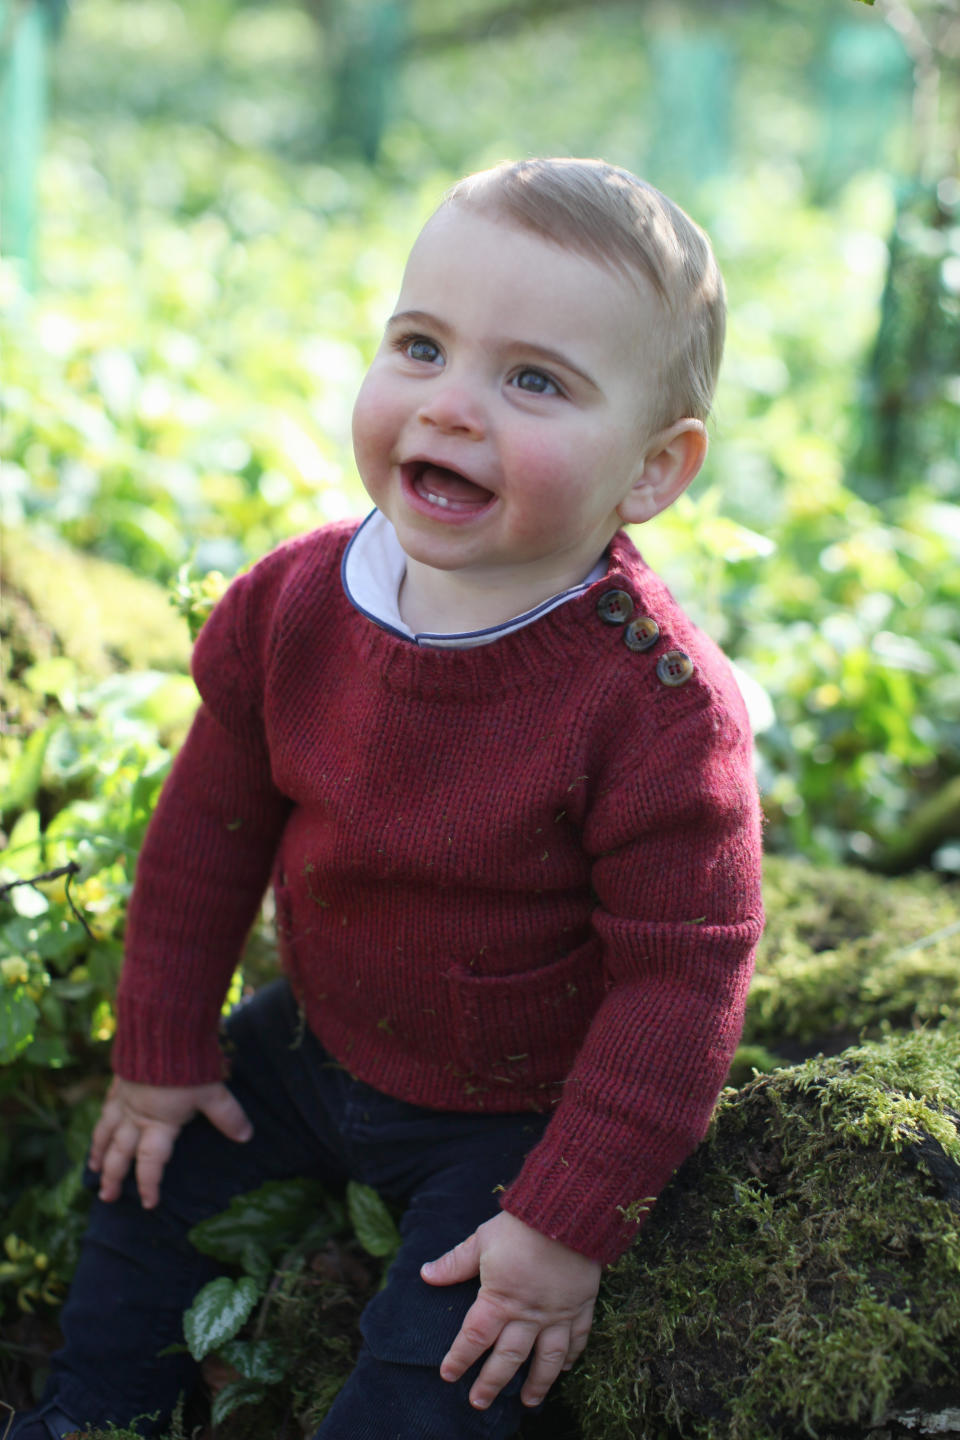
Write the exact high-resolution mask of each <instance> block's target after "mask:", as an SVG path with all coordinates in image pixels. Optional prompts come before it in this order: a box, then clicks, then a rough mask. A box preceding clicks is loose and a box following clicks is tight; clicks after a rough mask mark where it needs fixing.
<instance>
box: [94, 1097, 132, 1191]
mask: <svg viewBox="0 0 960 1440" xmlns="http://www.w3.org/2000/svg"><path fill="white" fill-rule="evenodd" d="M122 1114H123V1111H122V1109H121V1107H120V1106H119V1105H117V1104H116V1102H115V1101H114V1100H113V1099H111V1096H110V1092H109V1091H108V1093H107V1097H106V1099H105V1100H104V1102H103V1109H102V1110H101V1111H100V1118H99V1119H98V1120H97V1123H96V1125H94V1127H93V1134H92V1136H91V1137H90V1158H89V1160H88V1162H87V1163H88V1164H89V1166H90V1169H91V1170H93V1171H94V1172H97V1171H99V1169H100V1167H101V1165H102V1164H103V1157H104V1155H105V1154H106V1153H107V1149H108V1147H109V1145H110V1141H111V1139H112V1138H113V1133H114V1131H115V1130H116V1128H117V1125H118V1123H119V1121H120V1117H121V1115H122Z"/></svg>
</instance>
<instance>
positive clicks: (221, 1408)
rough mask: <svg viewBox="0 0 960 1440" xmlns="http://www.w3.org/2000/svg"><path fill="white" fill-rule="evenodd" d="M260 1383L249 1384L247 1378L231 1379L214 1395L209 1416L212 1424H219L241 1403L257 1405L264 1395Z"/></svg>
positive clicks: (237, 1408) (264, 1392)
mask: <svg viewBox="0 0 960 1440" xmlns="http://www.w3.org/2000/svg"><path fill="white" fill-rule="evenodd" d="M266 1393H267V1392H266V1391H265V1390H264V1388H263V1386H262V1385H256V1384H251V1382H250V1381H249V1380H231V1381H230V1384H229V1385H224V1387H223V1389H222V1390H220V1391H218V1392H217V1394H216V1395H215V1396H214V1399H213V1404H212V1405H211V1406H210V1418H211V1420H212V1421H213V1423H214V1425H221V1424H222V1423H223V1421H224V1420H226V1418H227V1416H228V1415H232V1414H233V1412H234V1410H239V1409H240V1406H241V1405H257V1404H259V1402H260V1401H261V1400H263V1399H264V1398H265V1397H266Z"/></svg>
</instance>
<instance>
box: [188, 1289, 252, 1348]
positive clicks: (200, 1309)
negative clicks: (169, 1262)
mask: <svg viewBox="0 0 960 1440" xmlns="http://www.w3.org/2000/svg"><path fill="white" fill-rule="evenodd" d="M261 1293H262V1292H261V1289H260V1286H259V1285H258V1284H257V1282H256V1281H255V1280H253V1279H251V1277H250V1276H249V1275H243V1276H241V1278H240V1279H239V1280H231V1279H230V1278H229V1277H228V1276H226V1275H221V1277H220V1278H219V1279H218V1280H211V1281H210V1283H209V1284H208V1285H204V1287H203V1289H202V1290H201V1291H200V1293H199V1295H198V1296H197V1298H196V1299H195V1300H194V1302H193V1304H192V1305H191V1306H190V1309H189V1310H187V1311H186V1312H185V1314H184V1317H183V1333H184V1335H185V1337H186V1341H187V1344H188V1345H189V1347H190V1354H191V1355H192V1356H193V1358H194V1360H202V1359H203V1357H204V1356H205V1355H209V1354H210V1351H211V1350H216V1349H218V1348H219V1347H220V1346H221V1345H222V1344H223V1343H224V1341H225V1340H232V1339H233V1337H234V1335H236V1333H237V1331H238V1330H239V1329H240V1327H241V1325H242V1324H243V1323H244V1321H245V1320H246V1319H247V1318H248V1316H249V1315H250V1314H251V1312H252V1311H253V1308H254V1306H255V1305H256V1303H257V1301H258V1300H259V1299H260V1295H261Z"/></svg>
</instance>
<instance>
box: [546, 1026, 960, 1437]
mask: <svg viewBox="0 0 960 1440" xmlns="http://www.w3.org/2000/svg"><path fill="white" fill-rule="evenodd" d="M958 1122H960V1030H958V1029H957V1028H955V1027H952V1026H950V1027H944V1028H943V1029H942V1030H941V1031H938V1032H936V1033H932V1034H931V1033H917V1034H911V1035H905V1036H899V1037H896V1038H891V1039H889V1040H887V1041H884V1042H881V1043H879V1044H872V1045H866V1046H863V1047H861V1048H859V1049H855V1050H849V1051H847V1052H846V1053H845V1054H844V1055H842V1056H838V1057H836V1058H835V1059H832V1060H822V1059H818V1060H815V1061H810V1062H808V1063H807V1064H805V1065H802V1066H798V1067H796V1068H793V1069H785V1070H780V1071H778V1072H776V1073H775V1074H773V1075H769V1076H762V1077H761V1078H759V1079H758V1080H756V1081H755V1082H753V1083H752V1084H750V1085H748V1086H746V1087H745V1088H744V1089H743V1090H742V1091H740V1092H738V1093H734V1092H727V1094H726V1095H725V1097H724V1100H723V1102H722V1104H721V1106H720V1109H719V1111H718V1113H717V1116H716V1119H715V1121H714V1125H713V1127H712V1130H711V1134H710V1136H709V1137H708V1140H707V1141H706V1142H705V1144H704V1145H703V1146H702V1147H701V1148H700V1150H699V1151H698V1152H697V1154H696V1155H695V1156H694V1157H693V1158H692V1160H691V1161H690V1162H688V1164H687V1165H686V1166H685V1167H684V1168H683V1170H682V1171H681V1172H680V1173H679V1175H678V1176H677V1177H676V1179H675V1180H674V1182H673V1184H672V1185H671V1186H670V1187H669V1188H668V1189H667V1191H666V1192H665V1193H664V1195H663V1197H662V1198H661V1201H660V1203H659V1205H658V1206H657V1209H656V1211H655V1212H654V1215H653V1217H652V1218H651V1220H650V1222H649V1223H648V1225H647V1227H646V1229H645V1231H644V1232H643V1233H642V1234H641V1236H640V1239H639V1240H638V1243H637V1245H636V1246H635V1247H634V1248H633V1250H632V1251H631V1252H630V1253H629V1254H628V1255H627V1256H625V1257H624V1259H623V1260H622V1261H621V1262H620V1264H619V1265H618V1266H617V1267H615V1269H614V1270H613V1271H611V1272H610V1274H609V1275H608V1276H607V1277H606V1279H605V1282H604V1286H603V1290H602V1292H601V1294H602V1301H601V1306H600V1313H599V1316H598V1319H597V1322H596V1324H595V1327H594V1335H593V1338H592V1340H591V1344H590V1347H589V1348H588V1351H587V1356H586V1360H585V1363H584V1365H583V1366H582V1368H581V1369H580V1371H579V1372H577V1374H575V1375H574V1376H573V1377H572V1378H571V1381H570V1383H569V1388H568V1391H567V1396H568V1399H570V1400H571V1402H572V1403H573V1405H574V1408H575V1410H576V1412H577V1414H578V1416H579V1418H580V1421H581V1424H582V1427H583V1435H584V1437H585V1440H601V1437H602V1440H626V1437H641V1436H642V1437H644V1440H679V1437H700V1440H799V1437H801V1436H804V1435H809V1436H821V1437H826V1436H828V1435H830V1434H832V1433H833V1429H832V1427H840V1428H841V1429H842V1428H843V1427H844V1426H851V1427H858V1428H859V1430H860V1431H861V1432H862V1430H863V1428H865V1427H867V1426H869V1425H873V1424H877V1423H879V1422H880V1421H881V1420H882V1418H883V1417H884V1416H885V1415H886V1414H887V1413H888V1412H889V1411H890V1410H891V1408H892V1407H894V1406H895V1404H896V1403H898V1401H899V1400H900V1399H901V1398H902V1397H904V1396H906V1395H907V1393H908V1392H910V1390H911V1387H915V1386H917V1385H918V1384H925V1385H929V1386H935V1385H937V1384H938V1383H941V1382H943V1383H947V1382H948V1381H949V1380H951V1379H955V1375H956V1369H957V1365H958V1362H960V1140H958V1133H957V1124H958Z"/></svg>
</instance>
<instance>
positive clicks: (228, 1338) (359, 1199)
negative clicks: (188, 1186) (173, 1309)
mask: <svg viewBox="0 0 960 1440" xmlns="http://www.w3.org/2000/svg"><path fill="white" fill-rule="evenodd" d="M348 1219H349V1224H348ZM354 1237H355V1241H354ZM190 1239H191V1241H192V1242H193V1244H194V1245H196V1247H197V1248H198V1249H199V1250H202V1251H203V1252H204V1254H207V1255H212V1256H213V1257H214V1258H215V1259H217V1260H220V1261H221V1262H223V1263H225V1264H228V1265H231V1266H233V1267H235V1268H239V1269H240V1270H241V1271H242V1272H243V1273H242V1274H241V1275H240V1276H239V1278H236V1279H231V1278H229V1277H227V1276H221V1277H219V1278H218V1279H216V1280H211V1281H210V1282H209V1283H208V1284H207V1285H205V1286H204V1287H203V1289H202V1290H201V1291H200V1292H199V1294H198V1295H197V1296H196V1298H195V1300H194V1302H193V1304H192V1305H191V1307H190V1309H189V1310H188V1311H187V1312H186V1314H185V1315H184V1322H183V1324H184V1335H185V1337H186V1340H187V1345H188V1347H189V1350H190V1353H191V1355H192V1356H193V1358H194V1359H195V1360H203V1359H204V1358H205V1357H206V1356H208V1355H211V1354H215V1355H216V1356H217V1358H218V1360H219V1362H220V1363H221V1365H222V1366H224V1367H226V1373H227V1374H228V1375H230V1376H231V1377H232V1378H230V1379H228V1380H227V1382H226V1384H225V1385H224V1386H223V1387H222V1388H220V1389H218V1390H217V1393H216V1394H215V1396H214V1400H213V1406H212V1412H211V1414H212V1419H213V1422H214V1424H220V1423H222V1422H223V1421H224V1420H226V1419H227V1418H228V1416H234V1415H235V1413H236V1412H237V1411H238V1410H239V1409H240V1408H241V1407H245V1406H252V1405H256V1406H258V1407H262V1406H263V1405H266V1406H267V1410H266V1411H264V1410H263V1409H258V1411H257V1414H256V1417H255V1418H254V1420H253V1421H252V1423H253V1424H254V1425H255V1426H258V1427H260V1432H259V1433H263V1427H264V1426H265V1425H266V1424H267V1419H266V1416H267V1415H268V1414H279V1413H283V1411H284V1410H285V1409H286V1408H287V1407H288V1405H289V1396H290V1394H291V1391H292V1392H293V1393H294V1406H295V1409H297V1408H298V1407H299V1408H300V1409H303V1408H304V1407H305V1408H306V1409H307V1410H309V1412H310V1416H311V1420H310V1424H311V1427H313V1426H315V1425H316V1424H318V1423H319V1420H320V1419H321V1418H322V1415H323V1413H325V1410H326V1408H327V1407H328V1406H329V1404H330V1403H331V1402H332V1400H333V1398H334V1396H335V1395H336V1393H337V1390H338V1389H339V1386H340V1385H341V1384H342V1382H343V1380H344V1379H345V1378H346V1376H347V1374H348V1373H349V1368H350V1362H351V1358H352V1356H353V1355H354V1353H355V1350H356V1346H357V1343H358V1337H357V1332H356V1330H355V1328H354V1327H351V1330H350V1331H349V1332H348V1333H346V1334H345V1333H344V1332H343V1330H342V1328H341V1326H340V1323H339V1322H340V1320H342V1318H343V1310H344V1305H345V1304H346V1306H347V1308H348V1310H353V1311H354V1316H352V1317H351V1318H355V1310H356V1307H358V1305H359V1297H360V1296H362V1295H364V1294H365V1293H369V1292H370V1291H371V1290H372V1288H373V1278H374V1277H373V1276H372V1275H371V1274H370V1273H369V1272H368V1271H367V1270H366V1269H364V1268H363V1267H362V1266H358V1265H357V1264H356V1262H354V1264H353V1268H352V1270H349V1269H348V1270H347V1271H346V1272H344V1265H345V1264H348V1263H349V1260H350V1248H351V1246H352V1245H353V1244H355V1243H359V1245H360V1246H362V1248H363V1249H364V1250H365V1251H366V1252H367V1254H369V1255H373V1256H376V1257H377V1258H378V1259H380V1260H383V1261H384V1264H385V1265H386V1264H388V1263H389V1261H390V1260H391V1259H392V1258H393V1256H394V1254H395V1253H396V1251H397V1248H398V1246H399V1244H400V1237H399V1234H398V1232H397V1228H396V1224H395V1223H394V1220H393V1217H392V1216H391V1214H390V1212H389V1210H388V1209H387V1207H386V1206H385V1205H384V1203H383V1201H382V1200H381V1199H380V1197H379V1196H378V1195H377V1194H376V1192H375V1191H373V1190H371V1189H370V1187H369V1186H366V1185H359V1184H357V1183H356V1182H354V1181H351V1182H350V1184H349V1186H348V1188H347V1203H346V1207H344V1206H343V1205H342V1204H341V1203H340V1202H339V1201H338V1200H336V1199H335V1198H333V1197H331V1196H329V1195H327V1194H325V1192H324V1190H323V1188H322V1187H321V1186H319V1185H317V1184H315V1183H313V1182H311V1181H306V1180H292V1181H270V1182H268V1183H267V1184H265V1185H262V1186H261V1187H260V1189H259V1190H255V1191H252V1192H251V1193H249V1194H247V1195H239V1196H236V1197H235V1198H234V1199H233V1200H232V1201H231V1203H230V1205H229V1207H228V1208H227V1209H226V1210H225V1211H223V1212H222V1213H221V1214H220V1215H215V1216H213V1217H211V1218H210V1219H209V1220H204V1221H202V1222H201V1223H200V1224H199V1225H196V1226H194V1228H193V1229H192V1230H191V1232H190ZM318 1256H319V1260H318ZM345 1274H346V1278H348V1279H349V1282H350V1288H349V1289H348V1288H347V1287H345V1285H344V1283H343V1282H344V1278H345ZM321 1300H322V1309H324V1310H326V1311H327V1312H328V1313H327V1314H326V1315H325V1316H322V1315H321V1316H316V1315H314V1316H312V1317H311V1319H310V1321H309V1322H308V1323H306V1324H303V1323H300V1324H298V1325H297V1326H296V1327H292V1326H291V1324H290V1321H291V1317H293V1316H299V1317H300V1318H301V1320H302V1319H303V1312H304V1311H309V1307H310V1306H316V1305H317V1304H318V1302H319V1301H321ZM268 1326H269V1333H268V1338H264V1331H265V1329H266V1328H267V1327H268ZM292 1330H295V1338H293V1336H292V1334H291V1331H292ZM304 1387H305V1388H304ZM297 1395H299V1397H300V1398H299V1399H297V1398H296V1397H297Z"/></svg>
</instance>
